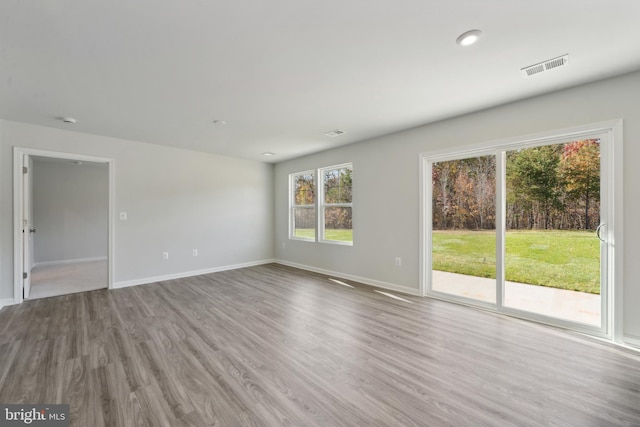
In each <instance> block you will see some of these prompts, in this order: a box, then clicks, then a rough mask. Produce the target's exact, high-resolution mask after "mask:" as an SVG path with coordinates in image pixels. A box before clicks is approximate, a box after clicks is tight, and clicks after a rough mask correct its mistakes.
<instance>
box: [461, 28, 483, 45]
mask: <svg viewBox="0 0 640 427" xmlns="http://www.w3.org/2000/svg"><path fill="white" fill-rule="evenodd" d="M481 35H482V31H480V30H471V31H467V32H466V33H462V34H460V36H458V38H457V39H456V43H458V44H459V45H460V46H463V47H464V46H471V45H472V44H474V43H475V42H477V41H478V39H479V38H480V36H481Z"/></svg>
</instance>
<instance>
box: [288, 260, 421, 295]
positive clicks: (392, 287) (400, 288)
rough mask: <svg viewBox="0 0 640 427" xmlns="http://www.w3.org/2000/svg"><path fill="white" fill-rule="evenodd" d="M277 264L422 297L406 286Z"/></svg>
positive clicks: (304, 266)
mask: <svg viewBox="0 0 640 427" xmlns="http://www.w3.org/2000/svg"><path fill="white" fill-rule="evenodd" d="M275 262H276V263H278V264H282V265H287V266H289V267H294V268H299V269H301V270H307V271H313V272H314V273H320V274H325V275H327V276H332V277H336V278H339V279H347V280H353V281H354V282H359V283H363V284H365V285H370V286H374V287H376V288H382V289H386V290H389V291H395V292H402V293H403V294H408V295H415V296H420V290H418V289H412V288H407V287H406V286H399V285H396V284H393V283H388V282H382V281H380V280H374V279H368V278H366V277H360V276H354V275H352V274H345V273H339V272H337V271H331V270H325V269H324V268H317V267H312V266H310V265H304V264H297V263H295V262H289V261H284V260H281V259H277V260H275Z"/></svg>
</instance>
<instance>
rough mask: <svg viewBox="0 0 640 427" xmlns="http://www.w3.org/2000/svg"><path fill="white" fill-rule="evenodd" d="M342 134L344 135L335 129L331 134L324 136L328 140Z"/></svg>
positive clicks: (341, 131)
mask: <svg viewBox="0 0 640 427" xmlns="http://www.w3.org/2000/svg"><path fill="white" fill-rule="evenodd" d="M343 133H345V132H344V131H343V130H340V129H336V130H332V131H331V132H327V133H325V135H327V136H328V137H329V138H335V137H336V136H340V135H342V134H343Z"/></svg>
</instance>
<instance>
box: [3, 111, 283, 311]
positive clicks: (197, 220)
mask: <svg viewBox="0 0 640 427" xmlns="http://www.w3.org/2000/svg"><path fill="white" fill-rule="evenodd" d="M14 146H18V147H24V148H34V149H41V150H49V151H59V152H66V153H77V154H83V155H89V156H99V157H106V158H111V159H114V166H113V169H114V176H115V201H114V202H115V203H114V205H115V206H114V212H112V215H113V214H116V220H115V221H114V231H113V238H114V247H115V257H114V258H115V259H114V281H115V282H116V285H117V284H133V283H139V282H144V281H145V279H149V278H155V277H161V276H171V275H180V274H184V273H188V272H193V271H199V270H207V269H215V268H224V267H228V266H234V265H239V264H249V263H259V262H263V261H265V260H270V259H272V258H273V166H272V165H269V164H263V163H259V162H253V161H246V160H239V159H233V158H229V157H224V156H217V155H211V154H205V153H200V152H194V151H186V150H180V149H175V148H169V147H162V146H157V145H152V144H145V143H140V142H134V141H126V140H121V139H116V138H107V137H102V136H97V135H90V134H83V133H79V132H70V131H65V130H59V129H53V128H46V127H41V126H33V125H28V124H23V123H15V122H8V121H2V122H0V238H1V240H0V260H1V261H0V300H4V299H7V298H13V241H12V240H13V239H12V236H13V234H12V233H13V231H12V230H13V199H12V197H13V196H12V193H13V183H12V182H13V176H12V174H13V171H12V169H13V166H12V165H13V153H12V147H14ZM120 211H127V212H128V220H127V221H119V220H118V219H117V213H118V212H120ZM193 249H198V251H199V256H197V257H193V256H192V250H193ZM163 251H168V252H169V259H168V260H163V259H162V252H163Z"/></svg>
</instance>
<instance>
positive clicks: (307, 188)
mask: <svg viewBox="0 0 640 427" xmlns="http://www.w3.org/2000/svg"><path fill="white" fill-rule="evenodd" d="M289 179H290V184H289V188H290V197H291V200H290V203H289V206H290V212H289V222H290V225H289V238H291V239H299V240H309V241H312V242H315V240H316V184H315V176H314V172H313V171H306V172H300V173H295V174H291V175H289Z"/></svg>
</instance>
